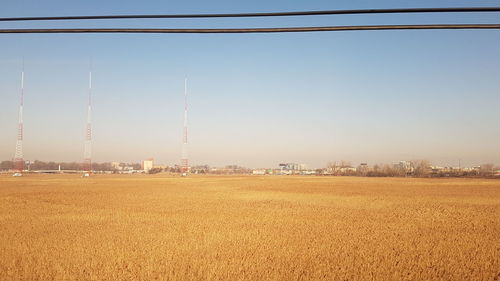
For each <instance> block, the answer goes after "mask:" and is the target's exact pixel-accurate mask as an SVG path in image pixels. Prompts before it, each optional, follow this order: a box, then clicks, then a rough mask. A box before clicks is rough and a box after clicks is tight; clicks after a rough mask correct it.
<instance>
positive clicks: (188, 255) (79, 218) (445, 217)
mask: <svg viewBox="0 0 500 281" xmlns="http://www.w3.org/2000/svg"><path fill="white" fill-rule="evenodd" d="M499 274H500V180H482V179H412V178H355V177H300V176H269V177H254V176H206V177H198V176H192V177H187V178H180V177H174V176H166V175H155V176H150V175H121V176H111V175H97V176H94V177H92V178H81V177H79V176H78V175H28V176H25V177H23V178H13V177H11V176H7V175H1V176H0V279H1V280H498V279H499V278H500V275H499ZM495 278H496V279H495Z"/></svg>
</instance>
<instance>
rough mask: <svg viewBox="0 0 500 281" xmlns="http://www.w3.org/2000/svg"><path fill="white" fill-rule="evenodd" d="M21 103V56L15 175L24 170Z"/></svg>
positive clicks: (22, 75) (22, 91)
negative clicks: (16, 172)
mask: <svg viewBox="0 0 500 281" xmlns="http://www.w3.org/2000/svg"><path fill="white" fill-rule="evenodd" d="M23 105H24V58H23V70H22V72H21V100H20V103H19V123H18V126H17V141H16V154H15V156H14V167H15V169H16V170H17V171H18V174H16V175H19V176H20V175H22V172H23V170H24V159H23V134H24V125H23Z"/></svg>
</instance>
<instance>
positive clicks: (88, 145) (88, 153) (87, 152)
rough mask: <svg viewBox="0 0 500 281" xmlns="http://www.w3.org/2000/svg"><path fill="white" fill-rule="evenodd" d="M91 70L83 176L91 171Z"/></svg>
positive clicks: (90, 72)
mask: <svg viewBox="0 0 500 281" xmlns="http://www.w3.org/2000/svg"><path fill="white" fill-rule="evenodd" d="M91 114H92V71H89V90H88V108H87V127H86V130H85V151H84V153H83V158H84V159H83V169H84V171H85V176H89V175H90V173H91V172H92V116H91Z"/></svg>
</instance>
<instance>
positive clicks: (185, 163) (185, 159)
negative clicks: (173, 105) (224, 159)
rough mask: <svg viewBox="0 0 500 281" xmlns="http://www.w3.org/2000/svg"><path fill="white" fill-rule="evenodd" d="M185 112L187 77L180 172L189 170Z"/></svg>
mask: <svg viewBox="0 0 500 281" xmlns="http://www.w3.org/2000/svg"><path fill="white" fill-rule="evenodd" d="M187 114H188V103H187V78H185V79H184V129H183V137H182V159H181V171H182V173H187V172H188V170H189V163H188V155H187V149H188V148H187V145H188V129H187Z"/></svg>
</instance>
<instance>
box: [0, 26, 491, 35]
mask: <svg viewBox="0 0 500 281" xmlns="http://www.w3.org/2000/svg"><path fill="white" fill-rule="evenodd" d="M425 29H500V24H425V25H355V26H319V27H269V28H202V29H193V28H43V29H0V34H19V33H278V32H321V31H359V30H425Z"/></svg>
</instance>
